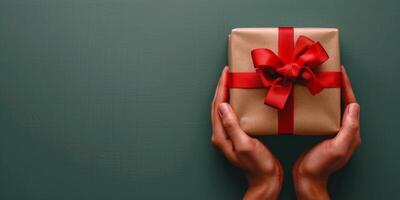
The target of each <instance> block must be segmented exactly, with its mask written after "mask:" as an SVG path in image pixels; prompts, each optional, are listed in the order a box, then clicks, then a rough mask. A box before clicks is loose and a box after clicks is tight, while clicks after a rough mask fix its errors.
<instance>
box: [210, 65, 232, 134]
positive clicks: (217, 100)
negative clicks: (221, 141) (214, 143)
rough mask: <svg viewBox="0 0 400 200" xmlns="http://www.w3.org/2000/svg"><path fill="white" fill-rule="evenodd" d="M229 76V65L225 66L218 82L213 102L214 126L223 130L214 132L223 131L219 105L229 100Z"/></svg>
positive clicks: (212, 116) (212, 117) (212, 115)
mask: <svg viewBox="0 0 400 200" xmlns="http://www.w3.org/2000/svg"><path fill="white" fill-rule="evenodd" d="M227 76H228V67H224V69H223V70H222V73H221V77H220V79H219V82H218V86H217V88H216V91H215V95H214V100H213V102H212V106H211V107H212V108H211V120H212V124H213V128H216V129H219V130H221V131H213V133H220V132H223V127H222V124H221V121H220V119H219V117H218V111H217V109H218V105H219V104H221V103H222V102H224V101H226V100H227V96H228V88H227V87H226V83H227V80H228V78H227Z"/></svg>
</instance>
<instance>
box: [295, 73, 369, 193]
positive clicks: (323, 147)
mask: <svg viewBox="0 0 400 200" xmlns="http://www.w3.org/2000/svg"><path fill="white" fill-rule="evenodd" d="M342 71H343V73H342V74H343V76H342V84H343V86H344V87H343V95H342V96H343V97H344V101H345V103H346V104H347V106H346V109H345V111H344V113H343V119H342V127H341V128H340V130H339V133H338V134H337V135H336V137H334V138H332V139H327V140H325V141H323V142H321V143H319V144H318V145H316V146H315V147H313V148H312V149H311V150H309V151H308V152H306V153H304V154H303V155H302V156H300V158H299V159H298V160H297V162H296V164H295V165H294V167H293V171H292V174H293V180H294V184H295V190H296V194H297V197H298V199H329V194H328V192H327V183H328V178H329V175H330V174H332V173H333V172H335V171H337V170H339V169H340V168H342V167H343V166H345V165H346V164H347V162H348V161H349V160H350V158H351V156H352V155H353V152H354V151H355V150H356V149H357V147H358V146H359V145H360V144H361V137H360V129H359V123H360V122H359V118H360V107H359V105H358V104H357V103H356V98H355V96H354V93H353V89H352V87H351V83H350V79H349V77H348V76H347V73H346V71H345V69H344V67H343V66H342Z"/></svg>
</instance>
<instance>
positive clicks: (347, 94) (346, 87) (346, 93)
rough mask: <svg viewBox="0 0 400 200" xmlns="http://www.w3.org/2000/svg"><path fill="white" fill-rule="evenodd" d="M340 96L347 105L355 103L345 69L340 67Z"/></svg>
mask: <svg viewBox="0 0 400 200" xmlns="http://www.w3.org/2000/svg"><path fill="white" fill-rule="evenodd" d="M342 86H343V87H342V96H343V99H344V102H345V103H346V105H347V104H349V103H354V102H357V100H356V96H355V95H354V92H353V88H352V87H351V82H350V78H349V76H348V75H347V72H346V69H345V68H344V66H343V65H342Z"/></svg>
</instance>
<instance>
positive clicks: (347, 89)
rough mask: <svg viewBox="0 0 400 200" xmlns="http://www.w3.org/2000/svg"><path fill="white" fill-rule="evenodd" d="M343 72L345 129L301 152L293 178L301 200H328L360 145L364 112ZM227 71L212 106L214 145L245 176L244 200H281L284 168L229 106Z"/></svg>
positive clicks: (343, 124) (225, 70) (226, 70)
mask: <svg viewBox="0 0 400 200" xmlns="http://www.w3.org/2000/svg"><path fill="white" fill-rule="evenodd" d="M342 69H343V72H344V73H343V77H342V80H343V82H342V84H343V90H342V91H343V95H342V96H343V98H344V101H345V103H346V104H347V106H346V109H345V112H344V115H343V122H342V127H341V129H340V131H339V133H338V134H337V135H336V137H334V138H332V139H327V140H325V141H323V142H321V143H319V144H317V145H316V146H315V147H313V148H312V149H310V150H309V151H306V152H305V153H303V154H302V155H301V156H300V157H299V159H298V160H297V162H296V164H295V165H294V167H293V170H292V175H293V179H294V184H295V190H296V194H297V197H298V199H329V194H328V191H327V183H328V178H329V175H330V174H332V173H333V172H335V171H337V170H339V169H340V168H342V167H343V166H344V165H346V163H347V162H348V161H349V159H350V158H351V156H352V154H353V152H354V151H355V149H357V147H358V146H359V145H360V144H361V138H360V131H359V111H360V107H359V105H358V104H357V103H355V102H356V99H355V96H354V93H353V90H352V88H351V84H350V80H349V78H348V76H347V74H346V71H345V69H344V67H342ZM227 76H228V68H227V67H225V68H224V70H223V72H222V74H221V78H220V80H219V82H218V86H217V88H216V91H215V96H214V99H213V101H212V105H211V120H212V127H213V129H212V137H211V142H212V143H213V144H214V145H215V146H216V147H217V148H218V149H219V150H220V151H221V152H222V153H223V154H224V155H225V156H226V158H227V159H228V160H229V161H230V162H231V163H232V164H233V165H235V166H237V167H239V168H241V169H243V170H244V171H245V172H246V177H247V181H248V190H247V192H246V194H245V196H244V197H243V199H277V198H278V196H279V193H280V190H281V187H282V181H283V169H282V166H281V164H280V162H279V160H278V159H277V158H276V157H275V156H274V155H273V153H272V152H271V151H270V150H269V149H268V148H267V147H266V146H265V145H264V144H263V143H262V142H260V141H259V140H257V139H256V138H252V137H250V136H248V135H247V134H246V133H245V132H244V131H243V130H242V129H241V128H240V126H239V122H238V119H237V117H236V115H235V113H234V112H233V110H232V108H231V107H230V105H229V104H228V103H226V102H228V100H229V99H228V98H229V95H228V91H229V90H228V87H227Z"/></svg>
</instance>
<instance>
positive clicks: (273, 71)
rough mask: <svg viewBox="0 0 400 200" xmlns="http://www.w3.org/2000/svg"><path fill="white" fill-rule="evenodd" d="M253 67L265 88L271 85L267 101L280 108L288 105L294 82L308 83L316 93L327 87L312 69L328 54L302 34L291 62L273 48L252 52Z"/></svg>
mask: <svg viewBox="0 0 400 200" xmlns="http://www.w3.org/2000/svg"><path fill="white" fill-rule="evenodd" d="M251 56H252V58H253V63H254V67H255V68H256V73H257V75H258V77H259V78H260V81H261V83H262V85H263V86H264V87H267V88H268V87H269V90H268V92H267V94H266V96H265V99H264V103H265V104H267V105H270V106H273V107H276V108H279V109H281V110H282V109H283V108H284V107H285V104H286V101H287V99H288V97H289V95H290V93H291V91H292V89H293V84H294V83H300V84H303V85H305V86H306V87H307V88H308V89H309V91H310V92H311V94H313V95H315V94H317V93H319V92H321V90H322V89H323V88H324V87H323V86H322V85H321V83H320V81H319V80H318V78H317V77H316V76H315V74H314V72H313V71H312V70H313V69H314V68H315V67H317V66H319V65H321V64H322V63H324V62H325V61H326V60H327V59H328V58H329V56H328V54H327V53H326V51H325V49H324V48H323V47H322V46H321V44H320V43H319V42H314V41H313V40H311V39H310V38H308V37H305V36H300V37H299V38H298V39H297V41H296V45H295V47H294V50H293V54H292V57H291V58H290V59H288V60H289V61H288V62H284V61H283V59H282V58H280V57H279V56H277V55H276V54H275V53H274V52H273V51H271V50H270V49H265V48H260V49H254V50H252V51H251Z"/></svg>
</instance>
